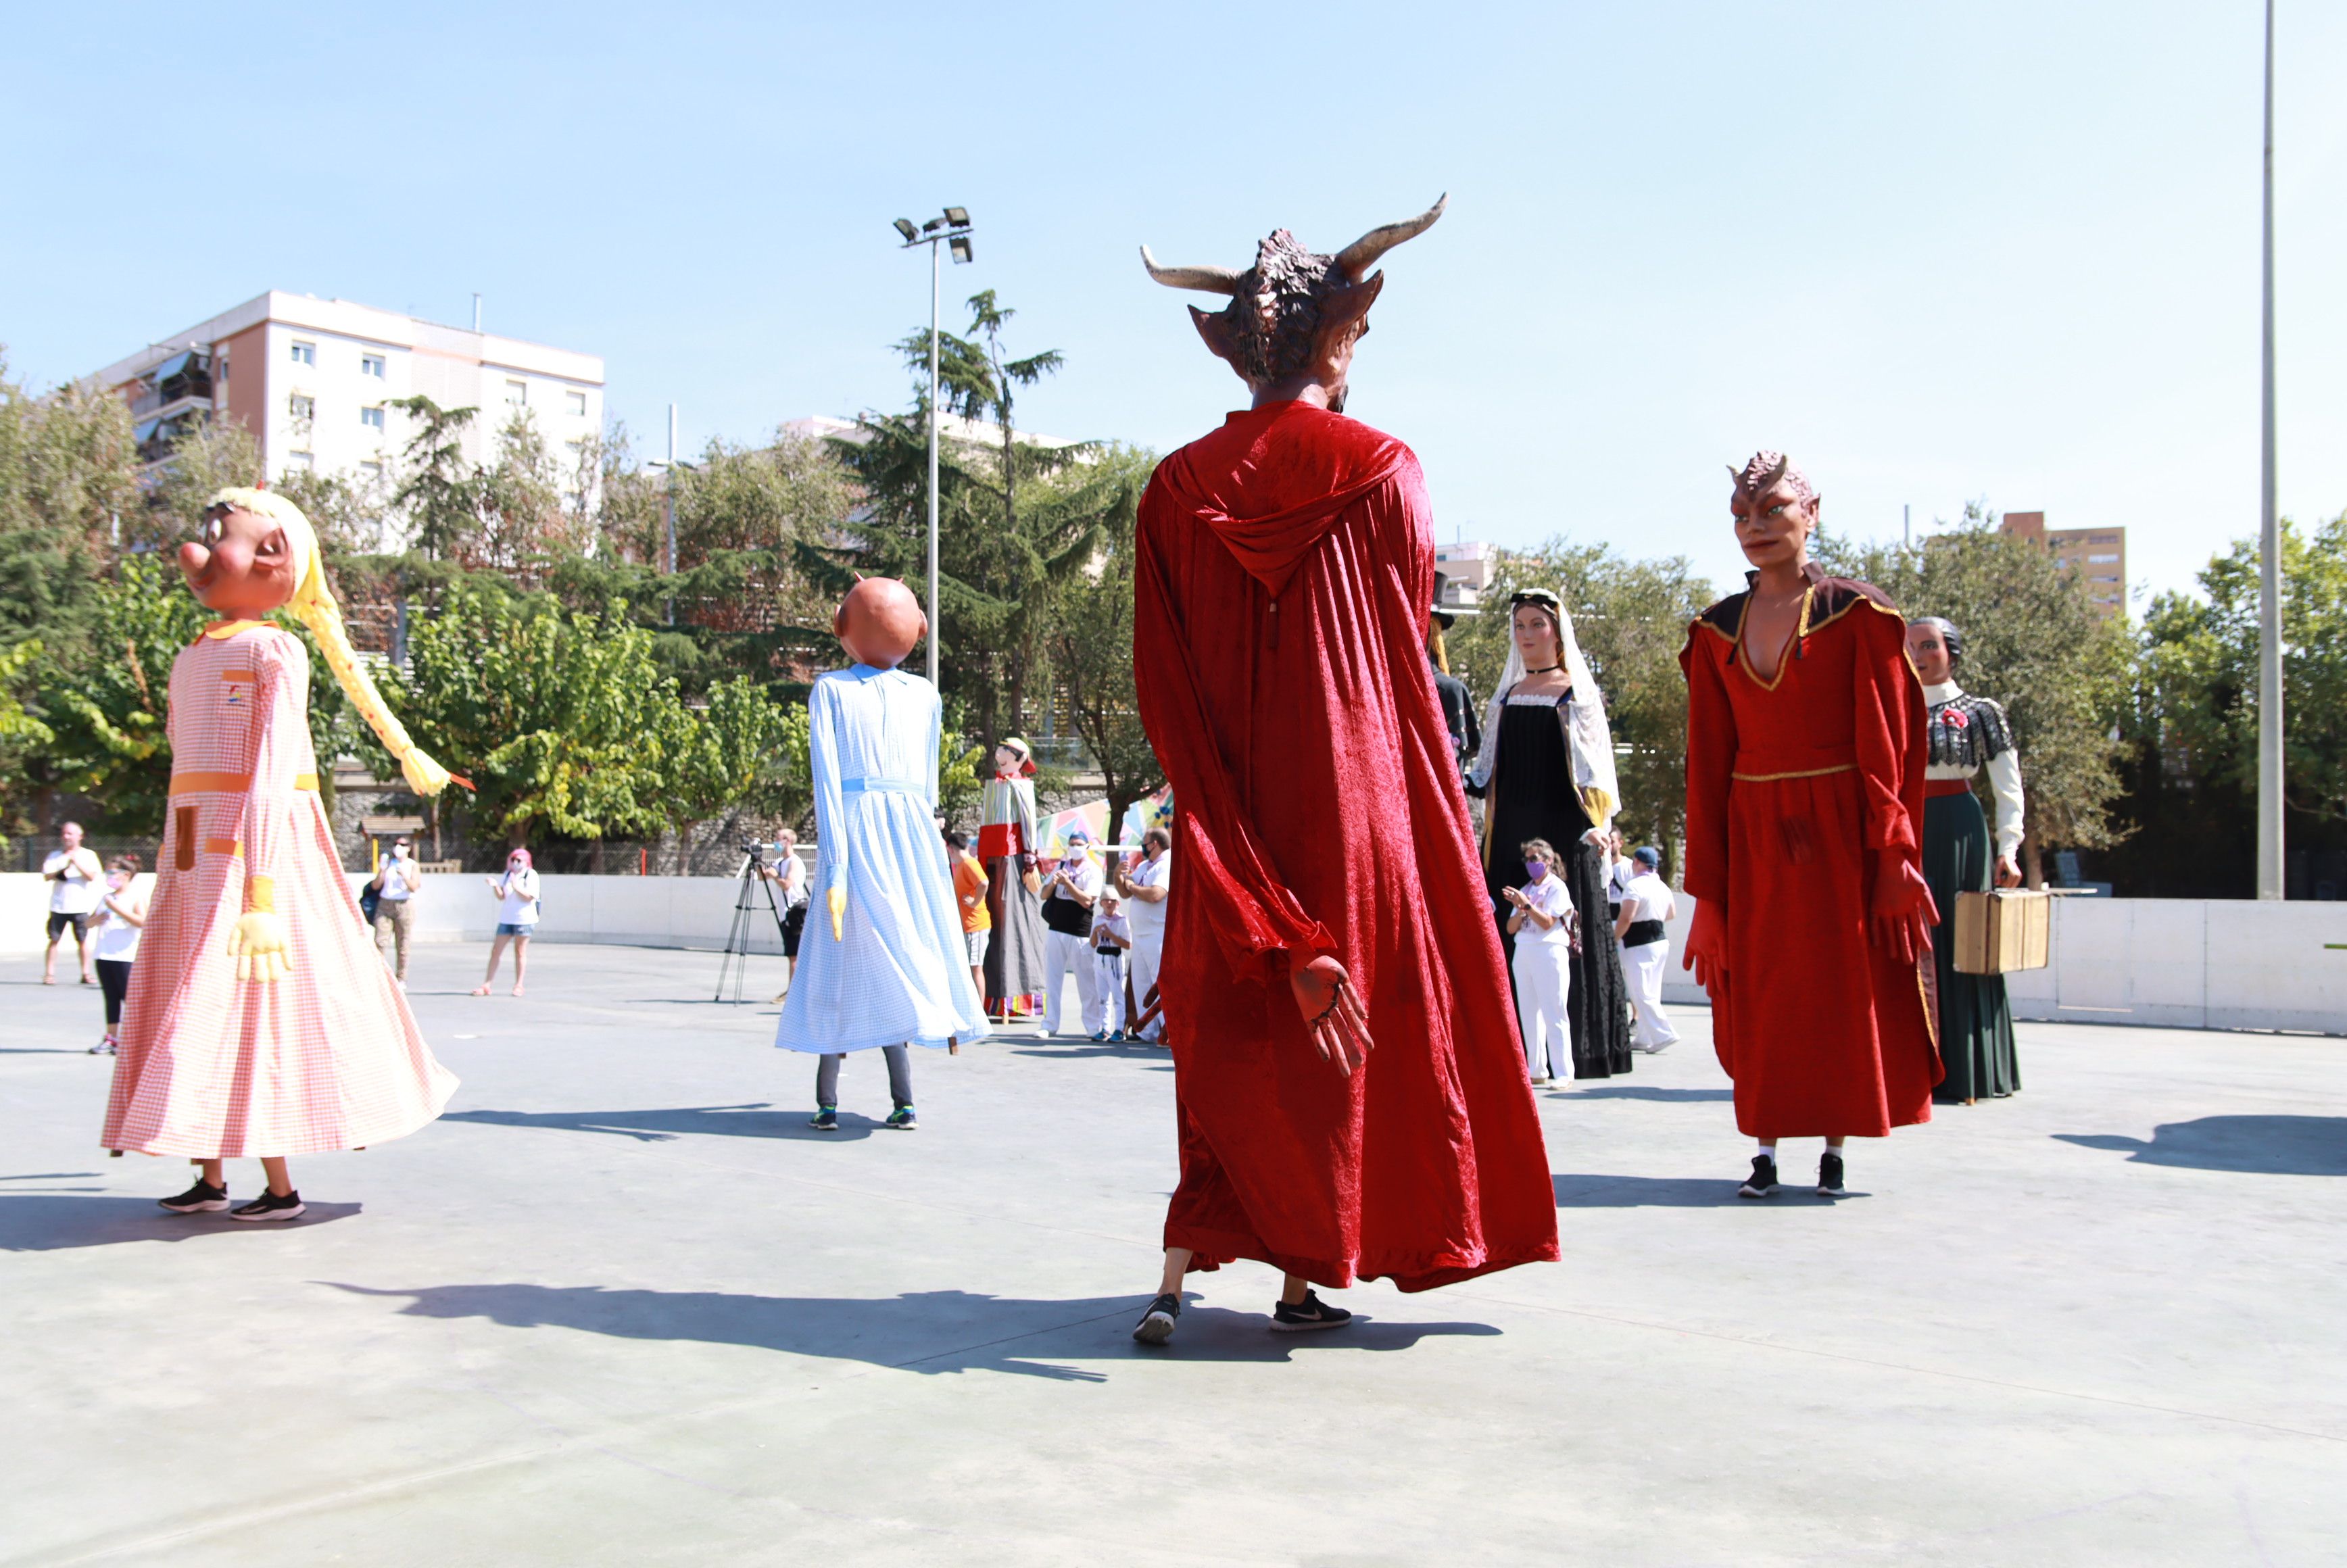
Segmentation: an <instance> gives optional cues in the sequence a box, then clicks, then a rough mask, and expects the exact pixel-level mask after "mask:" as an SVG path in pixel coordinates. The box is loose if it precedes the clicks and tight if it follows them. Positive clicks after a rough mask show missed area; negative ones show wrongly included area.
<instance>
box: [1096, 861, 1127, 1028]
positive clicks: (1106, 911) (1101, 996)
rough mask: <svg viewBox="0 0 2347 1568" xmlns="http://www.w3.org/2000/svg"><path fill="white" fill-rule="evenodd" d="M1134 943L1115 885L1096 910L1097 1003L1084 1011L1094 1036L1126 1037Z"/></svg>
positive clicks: (1102, 895) (1101, 897) (1104, 894)
mask: <svg viewBox="0 0 2347 1568" xmlns="http://www.w3.org/2000/svg"><path fill="white" fill-rule="evenodd" d="M1132 946H1133V922H1132V921H1130V920H1128V919H1126V918H1125V917H1124V900H1123V899H1122V898H1121V897H1118V896H1117V891H1116V889H1115V888H1113V887H1111V888H1107V889H1105V890H1104V891H1102V894H1101V896H1100V906H1099V907H1098V908H1097V909H1095V910H1094V911H1093V914H1092V967H1093V974H1094V979H1093V982H1092V995H1093V997H1094V998H1095V999H1096V1001H1097V1005H1096V1006H1093V1007H1090V1008H1087V1009H1085V1011H1084V1027H1085V1028H1086V1029H1088V1030H1091V1031H1092V1038H1093V1039H1094V1040H1122V1039H1123V1038H1124V955H1125V953H1126V951H1127V950H1128V949H1130V948H1132Z"/></svg>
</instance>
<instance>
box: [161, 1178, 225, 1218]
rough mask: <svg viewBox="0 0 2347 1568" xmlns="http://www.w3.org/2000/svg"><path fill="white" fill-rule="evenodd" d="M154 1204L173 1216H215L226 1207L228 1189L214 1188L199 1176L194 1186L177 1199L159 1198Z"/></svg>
mask: <svg viewBox="0 0 2347 1568" xmlns="http://www.w3.org/2000/svg"><path fill="white" fill-rule="evenodd" d="M156 1202H157V1203H158V1204H160V1205H161V1206H162V1207H164V1208H167V1209H169V1210H170V1211H171V1212H172V1213H173V1214H217V1213H219V1212H220V1210H221V1209H224V1208H226V1207H228V1189H227V1188H226V1187H215V1186H213V1185H212V1184H210V1182H207V1181H205V1180H204V1179H203V1178H202V1177H200V1176H199V1177H197V1178H196V1184H195V1185H194V1186H192V1187H190V1188H189V1189H188V1190H187V1191H186V1192H184V1193H181V1194H179V1196H178V1197H176V1198H159V1199H157V1200H156Z"/></svg>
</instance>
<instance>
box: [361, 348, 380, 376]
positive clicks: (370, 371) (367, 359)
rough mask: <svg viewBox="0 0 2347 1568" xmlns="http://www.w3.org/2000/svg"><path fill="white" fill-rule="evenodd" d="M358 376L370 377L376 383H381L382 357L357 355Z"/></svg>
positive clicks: (377, 355)
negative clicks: (372, 377)
mask: <svg viewBox="0 0 2347 1568" xmlns="http://www.w3.org/2000/svg"><path fill="white" fill-rule="evenodd" d="M359 374H361V375H371V376H374V378H375V379H376V380H377V381H381V380H382V379H383V355H381V354H361V355H359Z"/></svg>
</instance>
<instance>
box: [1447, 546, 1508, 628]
mask: <svg viewBox="0 0 2347 1568" xmlns="http://www.w3.org/2000/svg"><path fill="white" fill-rule="evenodd" d="M1499 564H1500V550H1499V547H1498V546H1497V545H1487V544H1483V543H1481V542H1480V541H1476V540H1467V541H1464V542H1462V543H1458V544H1448V545H1437V546H1435V547H1434V602H1435V606H1436V607H1437V608H1438V609H1440V610H1448V611H1450V612H1451V613H1452V614H1460V613H1466V614H1472V613H1473V612H1474V610H1475V608H1476V606H1477V605H1478V604H1480V603H1481V601H1482V598H1483V590H1484V589H1487V588H1489V587H1491V574H1492V573H1493V572H1494V571H1495V570H1496V569H1498V567H1499Z"/></svg>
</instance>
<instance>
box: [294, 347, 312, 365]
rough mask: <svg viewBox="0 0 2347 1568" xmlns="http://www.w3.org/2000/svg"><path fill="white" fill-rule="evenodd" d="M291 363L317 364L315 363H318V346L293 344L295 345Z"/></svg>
mask: <svg viewBox="0 0 2347 1568" xmlns="http://www.w3.org/2000/svg"><path fill="white" fill-rule="evenodd" d="M293 363H294V364H317V363H318V345H317V344H316V343H295V344H294V345H293Z"/></svg>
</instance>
